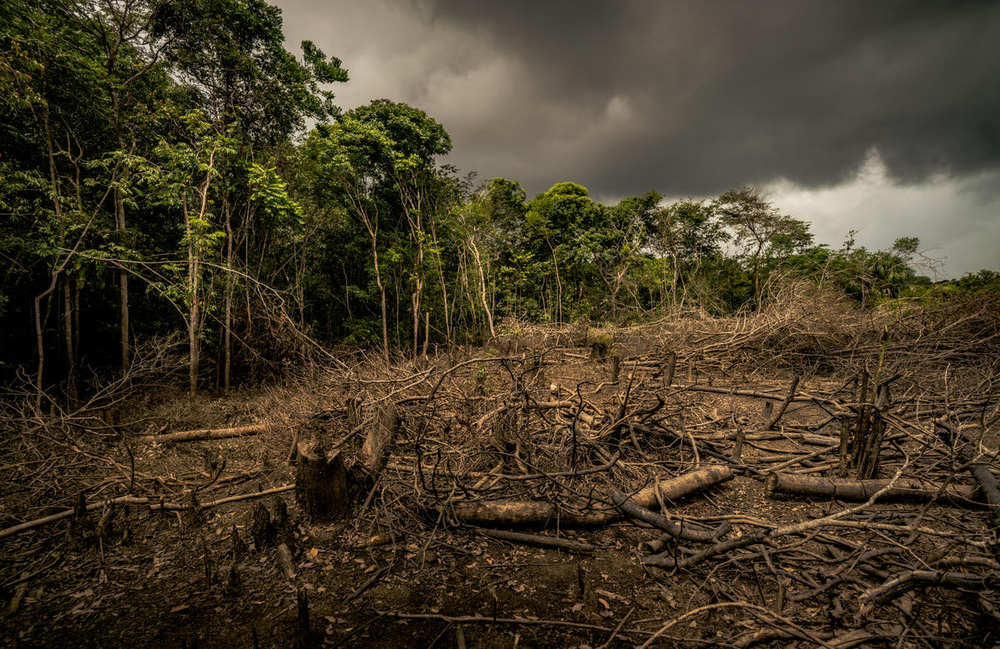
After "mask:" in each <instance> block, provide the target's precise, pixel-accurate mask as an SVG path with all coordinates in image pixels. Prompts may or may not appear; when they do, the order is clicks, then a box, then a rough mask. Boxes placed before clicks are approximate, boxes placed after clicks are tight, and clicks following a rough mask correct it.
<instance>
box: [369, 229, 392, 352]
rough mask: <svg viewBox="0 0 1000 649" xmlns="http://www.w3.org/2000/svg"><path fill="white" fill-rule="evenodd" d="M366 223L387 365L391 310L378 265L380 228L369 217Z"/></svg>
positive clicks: (383, 349) (383, 350)
mask: <svg viewBox="0 0 1000 649" xmlns="http://www.w3.org/2000/svg"><path fill="white" fill-rule="evenodd" d="M365 225H367V226H368V234H369V235H370V238H371V242H372V263H374V265H375V284H376V285H377V286H378V293H379V297H380V298H381V302H382V358H384V359H385V363H386V365H388V364H389V312H388V308H387V305H386V300H385V286H384V285H383V284H382V272H381V270H380V269H379V266H378V230H373V229H372V227H371V225H370V224H369V222H368V220H367V218H366V219H365Z"/></svg>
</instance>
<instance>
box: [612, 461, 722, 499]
mask: <svg viewBox="0 0 1000 649" xmlns="http://www.w3.org/2000/svg"><path fill="white" fill-rule="evenodd" d="M734 475H735V474H734V473H733V470H732V469H730V468H729V467H727V466H709V467H705V468H703V469H698V470H697V471H692V472H691V473H685V474H684V475H680V476H677V477H676V478H671V479H670V480H664V481H663V482H661V483H660V485H659V486H660V498H662V499H663V500H664V501H667V502H669V501H671V500H679V499H681V498H683V497H684V496H687V495H690V494H693V493H695V492H697V491H702V490H704V489H708V488H709V487H714V486H715V485H717V484H721V483H723V482H728V481H729V480H732V479H733V477H734ZM632 501H633V502H634V503H635V504H637V505H639V506H640V507H645V508H646V509H653V508H655V507H658V506H659V499H658V498H657V497H656V485H653V486H651V487H646V488H645V489H643V490H642V491H640V492H638V493H637V494H635V495H633V496H632Z"/></svg>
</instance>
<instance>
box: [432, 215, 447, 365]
mask: <svg viewBox="0 0 1000 649" xmlns="http://www.w3.org/2000/svg"><path fill="white" fill-rule="evenodd" d="M431 241H432V242H433V243H434V247H435V248H438V247H439V246H438V239H437V229H436V228H435V227H434V219H433V218H432V219H431ZM438 280H439V281H440V282H441V304H442V306H443V308H444V332H445V338H446V339H447V341H448V345H451V318H450V314H449V312H448V284H447V282H445V279H444V261H443V260H442V259H441V255H440V254H439V255H438Z"/></svg>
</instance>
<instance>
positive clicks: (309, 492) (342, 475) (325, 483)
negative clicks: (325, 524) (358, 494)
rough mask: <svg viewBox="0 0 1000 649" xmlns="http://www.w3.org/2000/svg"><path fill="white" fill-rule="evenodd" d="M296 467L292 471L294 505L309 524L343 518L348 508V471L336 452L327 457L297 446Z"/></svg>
mask: <svg viewBox="0 0 1000 649" xmlns="http://www.w3.org/2000/svg"><path fill="white" fill-rule="evenodd" d="M298 452H299V464H298V468H297V469H296V471H295V501H296V502H297V503H298V506H299V509H300V510H301V511H302V513H303V514H304V515H305V516H306V518H308V519H309V520H312V521H328V520H333V519H335V518H337V517H339V516H341V515H343V514H344V513H345V512H346V511H347V508H348V497H347V469H346V467H345V466H344V459H343V458H342V457H341V455H340V452H339V451H338V452H337V453H335V454H334V455H333V457H329V458H328V457H326V454H325V453H323V452H322V451H319V452H317V451H315V450H312V449H309V448H306V446H305V445H304V444H302V445H300V446H299V449H298Z"/></svg>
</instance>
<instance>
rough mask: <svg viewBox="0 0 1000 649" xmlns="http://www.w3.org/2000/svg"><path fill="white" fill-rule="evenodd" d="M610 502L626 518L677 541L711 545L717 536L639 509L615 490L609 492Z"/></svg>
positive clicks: (713, 531)
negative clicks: (650, 527)
mask: <svg viewBox="0 0 1000 649" xmlns="http://www.w3.org/2000/svg"><path fill="white" fill-rule="evenodd" d="M611 502H613V503H614V504H615V506H616V507H618V509H619V510H621V511H622V512H623V513H624V514H625V515H626V516H628V517H630V518H634V519H636V520H640V521H642V522H643V523H648V524H650V525H652V526H653V527H656V528H658V529H661V530H663V531H664V532H666V533H667V534H669V535H670V536H673V537H675V538H678V539H683V540H685V541H696V542H698V543H711V542H712V541H713V540H715V537H716V535H717V532H716V531H715V530H704V531H702V530H693V529H690V528H686V527H684V526H683V525H678V524H677V523H674V522H673V521H671V520H669V519H668V518H667V517H666V516H663V515H662V514H657V513H656V512H654V511H652V510H650V509H647V508H645V507H640V506H639V505H637V504H636V503H635V502H634V501H633V500H630V499H629V497H628V496H626V495H625V494H623V493H622V492H620V491H618V490H617V489H613V490H612V491H611Z"/></svg>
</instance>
